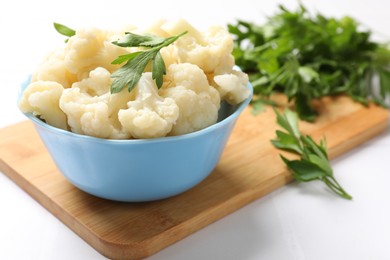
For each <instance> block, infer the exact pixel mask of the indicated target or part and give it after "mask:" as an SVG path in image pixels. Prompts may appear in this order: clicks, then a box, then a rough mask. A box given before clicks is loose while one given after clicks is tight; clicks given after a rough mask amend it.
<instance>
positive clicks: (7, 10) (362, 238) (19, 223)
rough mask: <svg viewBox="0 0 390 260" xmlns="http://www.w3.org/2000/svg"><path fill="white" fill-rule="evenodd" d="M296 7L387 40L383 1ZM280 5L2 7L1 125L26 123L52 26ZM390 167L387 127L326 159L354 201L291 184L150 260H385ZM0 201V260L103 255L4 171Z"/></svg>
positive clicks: (193, 17)
mask: <svg viewBox="0 0 390 260" xmlns="http://www.w3.org/2000/svg"><path fill="white" fill-rule="evenodd" d="M140 2H143V3H144V4H141V3H140ZM302 2H303V3H305V5H306V6H307V7H308V8H309V9H310V10H319V11H321V12H323V13H324V14H327V15H332V16H337V17H340V16H342V15H346V14H349V15H351V16H353V17H355V18H358V20H359V21H361V22H362V23H363V24H365V25H366V26H368V27H370V28H371V29H373V30H374V31H375V32H376V34H377V35H378V36H379V38H382V39H386V38H387V39H390V27H389V24H390V16H389V10H390V2H388V1H384V0H371V1H369V0H343V1H341V0H338V1H334V0H330V1H314V0H312V1H309V0H307V1H302ZM278 3H285V4H286V5H287V6H288V7H296V6H297V1H295V0H291V1H287V0H286V1H254V0H240V1H222V0H219V1H173V0H166V1H151V0H149V1H139V2H135V1H123V0H121V1H118V0H117V1H102V0H96V1H75V0H67V1H44V0H35V1H21V0H12V1H1V2H0V35H1V36H0V82H1V83H0V84H1V85H0V89H1V95H0V108H1V109H0V111H1V112H0V127H5V126H7V125H11V124H13V123H16V122H19V121H22V120H25V118H24V117H23V115H22V114H21V113H20V112H19V110H18V108H17V107H16V102H15V100H16V95H17V91H18V87H19V85H20V83H21V82H22V81H23V80H24V79H25V78H26V76H27V75H28V74H30V73H31V72H32V70H33V69H34V68H35V66H36V65H37V64H38V62H39V61H40V60H41V59H42V58H43V56H44V55H45V54H46V53H47V52H48V51H49V50H51V49H53V48H54V47H55V46H58V45H59V44H63V40H64V38H63V37H62V36H60V35H58V34H57V33H56V32H55V31H54V29H53V27H52V22H54V21H56V22H60V23H63V24H66V25H68V26H70V27H73V28H78V27H83V26H87V25H94V26H97V27H105V28H110V27H115V26H119V25H124V24H126V23H129V24H135V25H139V26H144V25H147V24H149V23H150V22H151V21H153V20H155V19H157V18H161V17H165V18H168V19H172V18H178V17H183V18H186V19H187V20H188V21H189V22H190V23H193V24H194V25H196V26H197V27H199V28H206V27H207V26H209V25H214V24H220V25H225V24H226V23H227V22H234V21H235V19H236V18H241V19H245V20H252V21H257V22H262V21H264V17H265V15H269V14H273V13H274V12H275V11H276V7H277V4H278ZM143 10H145V12H143ZM146 11H147V12H148V13H146ZM362 120H364V118H362ZM389 162H390V130H387V131H386V132H385V133H383V134H382V135H380V136H378V137H376V138H375V139H373V140H371V141H369V142H368V143H366V144H364V145H362V146H360V147H358V148H357V149H355V150H353V151H352V152H349V153H347V154H345V155H343V156H342V157H340V158H338V159H336V160H333V161H332V165H333V167H334V171H335V175H336V177H337V178H338V180H339V181H340V182H341V184H342V185H343V186H344V188H345V189H346V190H347V191H348V192H350V193H351V194H352V195H353V197H354V200H353V201H346V200H343V199H339V198H338V197H336V196H334V195H333V194H331V193H329V192H328V191H327V190H326V189H325V188H324V185H322V183H319V182H314V183H310V184H299V183H292V184H290V185H287V186H285V187H283V188H280V189H279V190H277V191H275V192H273V193H271V194H269V195H267V196H265V197H263V198H261V199H258V200H256V201H255V202H253V203H251V204H249V205H248V206H246V207H244V208H242V209H240V210H238V211H236V212H235V213H233V214H231V215H229V216H227V217H225V218H223V219H221V220H219V221H217V222H215V223H214V224H211V225H209V226H207V227H206V228H204V229H202V230H200V231H198V232H196V233H195V234H192V235H190V236H189V237H187V238H185V239H183V240H181V241H179V242H177V243H175V244H174V245H172V246H170V247H168V248H166V249H164V250H162V251H161V252H159V253H157V254H155V255H154V256H152V257H150V259H186V260H187V259H224V260H226V259H232V260H233V259H281V260H284V259H297V260H298V259H299V260H301V259H308V260H311V259H317V260H321V259H377V260H378V259H390V188H389V186H390V170H389V169H390V167H389ZM0 205H1V211H0V212H1V213H0V259H104V257H103V256H102V255H100V254H99V253H98V252H97V251H95V250H94V249H93V248H92V247H91V246H89V245H88V244H87V243H86V242H84V241H83V240H82V239H81V238H79V237H78V236H77V235H76V234H75V233H73V231H71V230H70V229H69V228H67V227H66V226H65V225H64V224H62V223H61V222H60V221H59V220H58V219H57V218H55V217H54V216H53V215H52V214H51V213H49V212H48V211H47V210H46V209H45V208H44V207H42V206H41V205H40V204H38V203H37V202H36V201H35V200H34V199H32V198H31V197H30V196H29V195H27V194H26V193H25V192H24V191H23V190H22V189H20V188H19V187H18V186H17V185H16V184H14V183H13V182H12V181H11V180H9V179H8V178H7V177H6V176H5V175H3V174H0Z"/></svg>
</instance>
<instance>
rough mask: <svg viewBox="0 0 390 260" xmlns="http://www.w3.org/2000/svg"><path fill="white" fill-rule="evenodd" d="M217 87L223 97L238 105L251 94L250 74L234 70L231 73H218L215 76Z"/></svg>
mask: <svg viewBox="0 0 390 260" xmlns="http://www.w3.org/2000/svg"><path fill="white" fill-rule="evenodd" d="M214 82H215V83H216V88H217V90H218V91H219V94H220V95H221V99H224V100H226V101H227V102H228V103H229V104H232V105H237V104H239V103H241V102H242V101H244V100H245V99H246V98H247V97H248V96H249V89H248V88H247V87H246V85H247V84H248V75H247V74H245V73H243V72H241V71H232V72H231V73H229V74H223V75H217V76H215V77H214Z"/></svg>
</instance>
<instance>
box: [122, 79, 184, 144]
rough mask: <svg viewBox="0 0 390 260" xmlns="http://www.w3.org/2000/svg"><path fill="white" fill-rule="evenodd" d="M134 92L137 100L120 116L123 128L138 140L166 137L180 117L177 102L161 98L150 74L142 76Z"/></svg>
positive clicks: (129, 103)
mask: <svg viewBox="0 0 390 260" xmlns="http://www.w3.org/2000/svg"><path fill="white" fill-rule="evenodd" d="M134 91H135V95H136V99H135V100H134V101H129V102H128V103H127V106H128V108H127V109H121V110H120V111H119V114H118V117H119V121H120V122H121V124H122V125H123V127H124V128H125V129H126V130H127V131H129V132H130V133H131V135H132V136H133V137H136V138H155V137H162V136H166V135H167V134H168V133H169V132H170V131H171V129H172V126H173V124H174V123H175V122H176V120H177V118H178V116H179V108H178V106H177V105H176V103H175V101H174V100H173V99H172V98H169V97H167V98H163V97H160V96H159V94H158V92H157V87H156V84H155V83H154V81H153V79H152V73H150V72H146V73H144V74H143V75H142V77H141V79H140V81H139V82H138V85H137V86H136V88H135V89H134Z"/></svg>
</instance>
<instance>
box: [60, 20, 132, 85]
mask: <svg viewBox="0 0 390 260" xmlns="http://www.w3.org/2000/svg"><path fill="white" fill-rule="evenodd" d="M117 38H118V37H117V36H116V35H115V34H110V33H109V32H107V31H104V30H99V29H96V28H87V29H80V30H77V32H76V35H74V36H72V37H70V38H69V41H68V43H67V45H66V48H65V50H64V51H65V57H64V63H65V67H66V68H67V69H68V70H69V71H70V72H72V73H74V74H76V75H77V76H78V78H79V79H83V78H86V77H87V76H88V74H89V72H90V71H91V70H94V69H95V68H97V67H103V68H105V69H106V70H108V71H109V72H113V71H114V70H116V69H118V65H113V64H111V62H112V61H113V60H115V59H116V58H118V56H120V55H123V54H126V53H128V51H127V50H126V49H125V48H122V47H119V46H116V45H114V44H112V41H114V40H117Z"/></svg>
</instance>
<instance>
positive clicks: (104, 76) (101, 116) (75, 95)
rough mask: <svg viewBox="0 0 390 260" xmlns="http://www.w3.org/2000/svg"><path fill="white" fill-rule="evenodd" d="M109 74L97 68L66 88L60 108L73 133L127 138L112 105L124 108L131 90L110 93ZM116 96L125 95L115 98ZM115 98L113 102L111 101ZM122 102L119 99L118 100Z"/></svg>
mask: <svg viewBox="0 0 390 260" xmlns="http://www.w3.org/2000/svg"><path fill="white" fill-rule="evenodd" d="M110 76H111V74H110V72H108V71H107V70H106V69H104V68H100V67H98V68H96V69H95V70H93V71H91V72H90V73H89V78H86V79H83V80H82V81H80V82H77V83H74V84H73V86H72V87H71V88H68V89H65V90H64V91H63V93H62V96H61V98H60V102H59V104H60V108H61V109H62V110H63V111H64V112H65V114H66V115H67V117H68V124H69V126H70V128H71V130H72V132H75V133H79V134H85V135H90V136H95V137H100V138H112V139H126V138H130V137H131V136H130V134H129V132H128V131H126V130H124V129H122V127H121V125H120V123H119V122H118V118H117V111H118V110H119V109H113V108H112V106H113V103H115V105H114V106H115V107H117V108H118V107H120V108H122V107H125V106H126V103H127V101H128V100H130V99H131V93H128V92H127V91H125V93H122V92H121V93H118V94H114V95H111V93H110V87H111V81H112V79H111V77H110ZM117 95H123V97H124V98H121V99H119V100H118V98H116V97H117ZM113 101H115V102H113ZM117 101H121V102H117Z"/></svg>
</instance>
